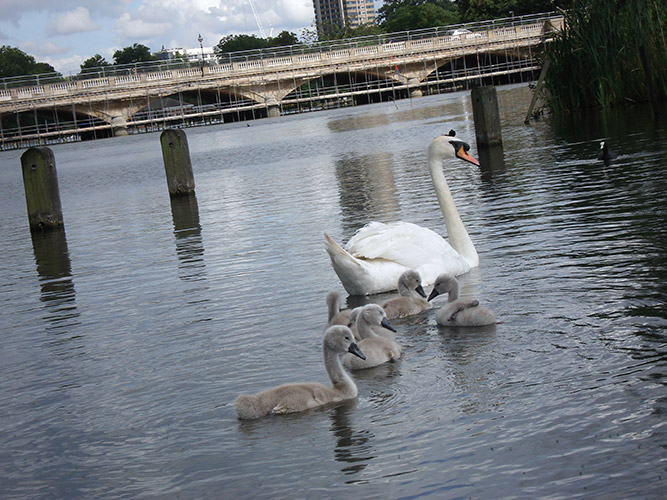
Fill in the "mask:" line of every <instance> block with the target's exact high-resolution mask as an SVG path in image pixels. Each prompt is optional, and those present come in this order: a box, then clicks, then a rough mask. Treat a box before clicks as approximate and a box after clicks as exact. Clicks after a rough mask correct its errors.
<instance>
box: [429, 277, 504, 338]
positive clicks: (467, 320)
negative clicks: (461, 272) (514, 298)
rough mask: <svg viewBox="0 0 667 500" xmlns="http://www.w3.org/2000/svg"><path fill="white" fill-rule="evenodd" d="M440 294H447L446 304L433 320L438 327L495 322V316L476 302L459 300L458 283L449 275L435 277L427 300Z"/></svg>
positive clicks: (479, 324)
mask: <svg viewBox="0 0 667 500" xmlns="http://www.w3.org/2000/svg"><path fill="white" fill-rule="evenodd" d="M441 293H447V294H448V298H447V303H446V304H445V305H444V306H442V307H441V308H440V309H438V310H437V311H436V312H435V320H436V322H437V323H438V324H439V325H443V326H484V325H492V324H494V323H495V322H496V316H495V314H493V312H492V311H490V310H489V309H487V308H486V307H483V306H480V305H479V301H478V300H475V299H459V282H458V280H457V279H456V278H455V277H454V276H452V275H451V274H447V273H443V274H441V275H439V276H438V277H437V279H436V280H435V284H434V285H433V290H432V291H431V294H430V295H429V296H428V300H431V299H433V298H435V297H437V296H438V295H440V294H441Z"/></svg>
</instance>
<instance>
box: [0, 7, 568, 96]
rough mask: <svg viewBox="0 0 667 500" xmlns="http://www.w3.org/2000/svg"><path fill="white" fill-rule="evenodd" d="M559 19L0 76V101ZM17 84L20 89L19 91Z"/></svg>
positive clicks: (474, 37)
mask: <svg viewBox="0 0 667 500" xmlns="http://www.w3.org/2000/svg"><path fill="white" fill-rule="evenodd" d="M560 22H562V16H561V15H560V14H555V13H547V14H535V15H529V16H520V17H510V18H504V19H496V20H493V21H485V22H479V23H468V24H461V25H451V26H440V27H436V28H427V29H422V30H413V31H403V32H398V33H385V34H380V35H372V36H365V37H359V38H351V39H346V40H335V41H329V42H318V43H314V44H298V45H290V46H285V47H277V48H269V49H255V50H249V51H240V52H231V53H224V54H219V55H218V64H217V65H213V66H200V65H193V64H191V63H187V62H183V61H178V60H172V61H154V62H148V63H135V64H130V65H117V66H109V67H99V68H87V69H86V70H85V71H82V73H79V74H78V75H75V76H69V77H66V78H63V77H62V76H61V75H60V74H59V73H48V74H40V75H26V76H20V77H10V78H2V79H0V101H7V100H12V99H15V98H25V97H30V96H38V95H43V94H45V93H47V92H46V90H45V89H44V87H45V86H49V87H50V92H48V93H49V94H54V93H55V94H58V93H61V92H63V91H64V92H68V91H72V90H75V89H77V88H81V89H90V88H96V87H103V86H108V85H118V84H123V83H128V84H132V83H140V82H142V81H149V82H150V81H155V80H164V79H171V78H181V77H196V76H204V75H206V74H209V75H220V74H221V73H227V72H233V71H249V70H253V69H255V70H260V69H264V68H273V67H279V66H287V65H293V64H299V63H308V62H313V61H323V60H327V61H328V60H334V59H337V58H341V59H342V58H349V57H350V56H369V55H373V54H377V53H379V52H384V53H386V54H392V53H394V54H395V53H399V52H404V51H406V50H419V49H425V48H428V47H429V46H430V45H432V40H435V39H437V40H438V43H439V44H465V43H466V42H470V43H479V42H480V41H481V39H491V38H493V39H495V40H498V39H500V38H502V37H503V36H506V37H513V38H516V37H518V36H521V35H522V34H525V35H527V36H528V35H530V34H531V33H534V32H535V31H538V32H539V31H540V30H541V29H543V27H544V26H545V24H547V23H551V24H552V25H554V26H556V27H558V25H559V24H560ZM457 29H465V30H469V31H470V32H471V33H470V34H463V35H453V34H452V33H453V32H454V30H457ZM18 88H23V89H24V90H22V91H18V90H17V89H18Z"/></svg>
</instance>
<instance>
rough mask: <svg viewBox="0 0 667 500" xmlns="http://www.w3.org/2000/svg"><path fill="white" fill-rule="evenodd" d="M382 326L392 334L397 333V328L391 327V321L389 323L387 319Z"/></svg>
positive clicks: (384, 319)
mask: <svg viewBox="0 0 667 500" xmlns="http://www.w3.org/2000/svg"><path fill="white" fill-rule="evenodd" d="M380 325H382V327H383V328H386V329H387V330H390V331H392V332H396V328H394V327H393V326H391V323H389V321H387V318H382V322H381V323H380Z"/></svg>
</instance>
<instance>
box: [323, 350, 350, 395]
mask: <svg viewBox="0 0 667 500" xmlns="http://www.w3.org/2000/svg"><path fill="white" fill-rule="evenodd" d="M324 368H325V369H326V371H327V374H328V375H329V379H330V380H331V385H333V387H334V389H336V390H338V391H339V392H341V393H344V394H346V395H352V397H354V396H356V395H357V386H356V385H355V383H354V382H353V380H352V379H351V378H350V376H349V375H348V374H347V372H346V371H345V368H343V365H342V364H341V362H340V356H339V354H338V353H337V352H334V351H333V350H331V349H327V348H326V347H325V348H324Z"/></svg>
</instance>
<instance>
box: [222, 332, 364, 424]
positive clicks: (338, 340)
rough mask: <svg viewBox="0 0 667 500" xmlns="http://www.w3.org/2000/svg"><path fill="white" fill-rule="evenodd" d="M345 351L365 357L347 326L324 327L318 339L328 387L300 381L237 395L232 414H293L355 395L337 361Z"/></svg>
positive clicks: (246, 417)
mask: <svg viewBox="0 0 667 500" xmlns="http://www.w3.org/2000/svg"><path fill="white" fill-rule="evenodd" d="M345 353H349V354H350V356H355V357H359V358H360V359H365V357H364V354H363V353H362V351H361V350H360V349H359V347H358V346H357V344H356V343H355V342H354V338H353V336H352V331H351V330H350V329H349V328H347V327H346V326H341V325H336V326H332V327H331V328H328V329H327V330H326V331H325V332H324V338H323V339H322V354H323V357H324V367H325V369H326V371H327V374H328V375H329V379H330V380H331V387H329V386H325V385H323V384H320V383H317V382H302V383H293V384H284V385H280V386H278V387H273V388H271V389H267V390H265V391H262V392H259V393H257V394H255V395H250V394H241V395H240V396H239V397H238V398H236V401H235V402H234V409H235V410H236V416H237V417H238V418H239V419H240V420H249V419H256V418H261V417H264V416H266V415H270V414H282V413H296V412H301V411H305V410H308V409H310V408H315V407H318V406H321V405H324V404H327V403H335V402H339V401H343V400H346V399H352V398H355V397H357V386H356V385H355V383H354V381H353V380H352V378H350V376H349V375H348V373H347V372H346V371H345V369H344V368H343V366H342V364H341V359H340V358H341V355H343V354H345Z"/></svg>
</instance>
